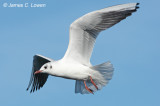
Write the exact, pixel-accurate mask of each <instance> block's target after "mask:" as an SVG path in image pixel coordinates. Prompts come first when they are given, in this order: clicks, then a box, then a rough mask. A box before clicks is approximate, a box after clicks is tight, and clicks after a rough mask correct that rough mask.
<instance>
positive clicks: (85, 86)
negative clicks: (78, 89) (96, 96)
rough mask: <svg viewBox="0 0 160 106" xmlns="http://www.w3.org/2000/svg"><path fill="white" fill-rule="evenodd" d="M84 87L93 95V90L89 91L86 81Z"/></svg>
mask: <svg viewBox="0 0 160 106" xmlns="http://www.w3.org/2000/svg"><path fill="white" fill-rule="evenodd" d="M84 85H85V88H86V90H87V91H89V92H90V93H92V94H93V92H92V90H91V89H89V88H88V87H87V85H86V82H85V81H84Z"/></svg>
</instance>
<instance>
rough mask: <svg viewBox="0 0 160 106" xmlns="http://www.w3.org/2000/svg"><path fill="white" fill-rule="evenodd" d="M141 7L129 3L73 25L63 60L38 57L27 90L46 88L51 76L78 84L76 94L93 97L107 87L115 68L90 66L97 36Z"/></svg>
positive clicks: (110, 66)
mask: <svg viewBox="0 0 160 106" xmlns="http://www.w3.org/2000/svg"><path fill="white" fill-rule="evenodd" d="M138 4H139V3H128V4H122V5H117V6H112V7H108V8H104V9H101V10H97V11H93V12H91V13H88V14H86V15H84V16H82V17H80V18H79V19H77V20H75V21H74V22H73V23H72V24H71V25H70V36H69V45H68V49H67V51H66V53H65V55H64V57H63V58H62V59H60V60H58V61H54V60H52V59H50V58H47V57H44V56H42V55H35V56H34V59H33V68H32V72H31V78H30V82H29V85H28V88H27V90H28V89H29V88H30V87H31V91H30V92H34V91H35V90H37V89H40V88H41V87H43V85H44V84H45V82H46V81H47V78H48V75H52V76H57V77H62V78H67V79H73V80H76V85H75V93H81V94H89V93H92V94H93V93H94V92H96V91H97V90H100V89H101V88H102V87H104V86H105V85H106V84H107V83H108V82H109V80H111V78H112V75H113V70H114V69H113V66H112V64H111V63H110V62H105V63H102V64H99V65H96V66H92V65H91V63H90V57H91V54H92V51H93V46H94V43H95V40H96V38H97V36H98V34H99V33H100V32H101V31H103V30H105V29H108V28H110V27H112V26H113V25H115V24H117V23H118V22H120V21H121V20H123V19H125V18H126V17H127V16H130V15H131V14H132V13H133V12H135V11H136V10H137V8H138V6H137V5H138Z"/></svg>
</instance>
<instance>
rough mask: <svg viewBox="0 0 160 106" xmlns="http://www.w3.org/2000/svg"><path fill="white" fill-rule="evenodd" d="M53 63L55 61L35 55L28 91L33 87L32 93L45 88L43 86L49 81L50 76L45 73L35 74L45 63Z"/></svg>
mask: <svg viewBox="0 0 160 106" xmlns="http://www.w3.org/2000/svg"><path fill="white" fill-rule="evenodd" d="M51 61H53V60H52V59H49V58H47V57H44V56H41V55H35V56H34V57H33V67H32V72H31V77H30V81H29V85H28V87H27V90H29V88H30V87H31V91H30V93H31V92H34V91H35V90H37V89H40V88H41V87H43V85H44V84H45V82H46V81H47V78H48V74H45V73H39V74H34V73H35V72H36V71H37V70H39V69H40V68H41V67H42V66H43V65H44V64H45V63H48V62H51Z"/></svg>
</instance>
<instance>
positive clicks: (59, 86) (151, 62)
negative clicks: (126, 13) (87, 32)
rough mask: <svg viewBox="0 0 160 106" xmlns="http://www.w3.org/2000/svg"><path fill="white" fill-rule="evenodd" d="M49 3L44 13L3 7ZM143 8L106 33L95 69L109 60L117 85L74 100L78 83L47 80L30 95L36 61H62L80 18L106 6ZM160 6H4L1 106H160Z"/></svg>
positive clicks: (53, 1) (108, 0) (86, 1)
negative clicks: (38, 58) (35, 57)
mask: <svg viewBox="0 0 160 106" xmlns="http://www.w3.org/2000/svg"><path fill="white" fill-rule="evenodd" d="M26 2H27V3H45V4H47V6H46V7H45V8H8V7H7V8H4V7H3V6H2V5H3V3H26ZM130 2H140V9H139V10H138V11H137V12H136V13H134V14H133V15H132V16H131V17H128V18H127V19H126V20H123V21H122V22H120V23H119V24H117V25H115V26H114V27H112V28H110V29H108V30H106V31H103V32H102V33H101V34H100V36H99V37H98V38H97V41H96V45H95V48H94V51H93V54H92V58H91V62H92V64H93V65H96V64H100V63H103V62H105V61H108V60H110V61H111V62H112V64H113V65H114V68H115V71H114V76H113V79H112V80H111V81H110V83H109V84H108V85H107V86H106V87H104V88H103V89H102V90H101V91H98V92H96V93H95V95H92V94H90V95H81V94H75V93H74V88H75V81H73V80H66V79H63V78H57V77H49V78H48V81H47V83H46V84H45V85H44V87H43V88H42V89H41V90H40V91H38V92H35V93H33V94H30V93H29V92H27V91H26V88H27V85H28V82H29V78H30V72H31V68H32V57H33V55H35V54H41V55H44V56H47V57H50V58H53V59H55V60H58V59H60V58H62V57H63V55H64V53H65V51H66V49H67V46H68V39H69V37H68V36H69V26H70V24H71V23H72V22H73V21H74V20H75V19H77V18H79V17H80V16H82V15H84V14H86V13H88V12H91V11H94V10H98V9H102V8H105V7H108V6H112V5H117V4H124V3H130ZM159 4H160V1H159V0H152V1H150V0H148V1H147V0H145V1H144V0H143V1H142V0H83V1H82V0H78V1H75V0H63V1H62V0H1V1H0V13H1V18H0V49H1V50H0V51H1V52H0V58H1V61H0V105H1V106H11V105H15V106H20V105H22V106H32V105H39V106H44V105H45V106H53V105H54V106H75V105H76V106H85V105H90V106H96V105H97V106H158V105H160V102H159V98H160V91H159V90H160V84H159V81H160V77H159V75H160V67H159V66H160V61H159V60H160V36H159V34H160V30H159V25H160V14H159V10H160V7H159Z"/></svg>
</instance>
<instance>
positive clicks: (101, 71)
mask: <svg viewBox="0 0 160 106" xmlns="http://www.w3.org/2000/svg"><path fill="white" fill-rule="evenodd" d="M90 68H91V69H93V71H94V72H93V74H92V75H91V77H92V79H93V81H94V82H95V84H96V85H97V87H98V90H100V89H102V87H104V86H105V85H106V84H107V83H108V82H109V80H111V79H112V75H113V70H114V69H113V66H112V64H111V63H110V62H106V63H102V64H99V65H96V66H93V67H90ZM86 84H87V86H88V88H90V89H91V90H92V91H93V92H95V91H97V89H96V88H95V86H94V85H93V84H92V83H91V81H90V80H87V81H86ZM75 93H81V94H89V92H88V91H87V90H86V89H85V85H84V83H83V81H80V80H76V87H75Z"/></svg>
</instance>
